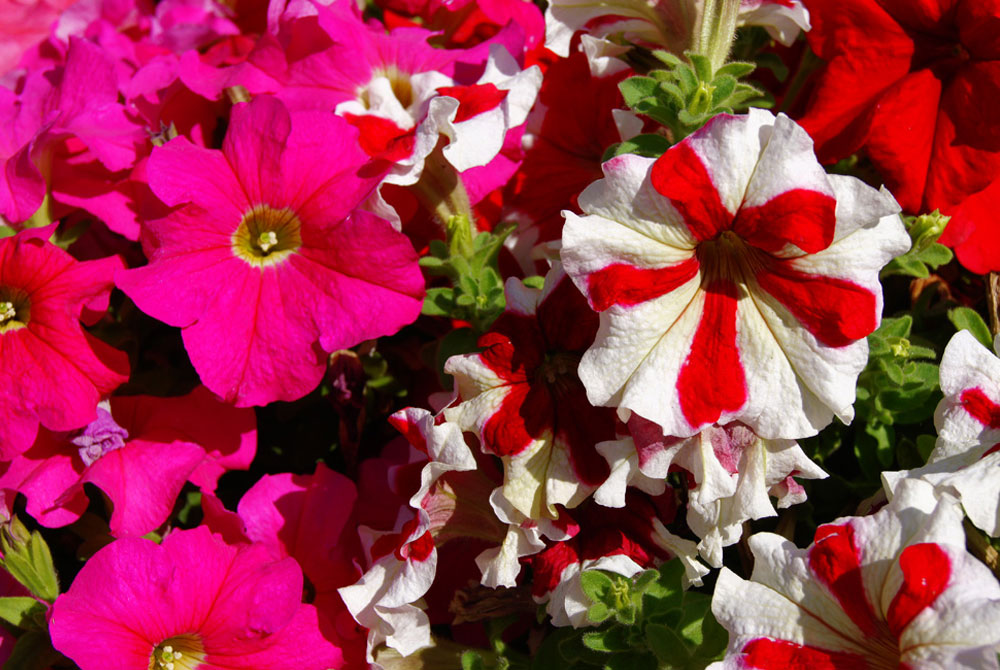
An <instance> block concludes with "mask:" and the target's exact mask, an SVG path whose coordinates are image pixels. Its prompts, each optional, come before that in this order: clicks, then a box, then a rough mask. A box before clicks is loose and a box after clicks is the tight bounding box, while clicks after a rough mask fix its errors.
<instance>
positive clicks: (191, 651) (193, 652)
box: [148, 634, 205, 670]
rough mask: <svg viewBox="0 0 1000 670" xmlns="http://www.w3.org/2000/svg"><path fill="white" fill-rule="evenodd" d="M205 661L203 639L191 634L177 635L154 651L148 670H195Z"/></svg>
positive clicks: (150, 657) (150, 656)
mask: <svg viewBox="0 0 1000 670" xmlns="http://www.w3.org/2000/svg"><path fill="white" fill-rule="evenodd" d="M182 649H183V651H182ZM204 661H205V649H204V647H203V646H202V644H201V638H199V637H198V636H197V635H191V634H187V635H175V636H174V637H172V638H169V639H167V640H164V641H163V642H161V643H160V644H158V645H157V646H156V647H155V648H154V649H153V653H151V654H150V655H149V668H148V670H194V668H197V667H198V666H199V665H200V664H202V663H203V662H204Z"/></svg>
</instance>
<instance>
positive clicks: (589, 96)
mask: <svg viewBox="0 0 1000 670" xmlns="http://www.w3.org/2000/svg"><path fill="white" fill-rule="evenodd" d="M621 79H622V77H621V76H610V77H592V76H591V74H590V71H589V69H588V67H587V59H586V57H585V56H584V54H582V53H576V54H573V55H571V56H570V57H569V58H562V59H559V60H557V61H556V62H555V63H553V64H552V65H550V66H549V68H548V69H547V70H546V71H545V79H544V80H543V82H542V88H541V89H540V90H539V92H538V103H537V104H536V105H535V107H534V109H533V110H532V113H531V115H530V116H529V117H528V124H527V128H528V130H527V132H526V133H525V136H524V144H525V147H526V152H525V156H524V162H523V164H522V165H521V167H520V169H519V170H518V171H517V173H516V174H515V175H514V178H513V179H512V180H511V181H510V183H509V184H508V186H507V188H506V190H505V193H504V206H505V208H507V209H508V210H509V214H508V217H509V218H513V219H516V220H518V221H519V222H521V224H522V225H521V227H520V230H518V232H517V235H518V243H519V244H522V243H523V242H522V240H523V239H524V238H525V237H527V240H524V241H527V242H530V243H534V242H548V241H551V240H558V239H559V238H560V237H561V233H562V227H563V221H564V219H563V217H562V215H561V214H560V212H561V211H562V210H563V209H569V208H575V207H576V198H577V196H578V195H579V194H580V192H581V191H583V189H584V188H585V187H586V186H587V185H588V184H590V183H591V182H592V181H594V180H596V179H599V178H600V177H601V158H602V157H603V156H604V152H605V150H607V148H608V147H609V146H611V145H612V144H615V143H617V142H621V141H622V140H624V139H629V138H630V137H633V136H635V135H638V134H639V133H640V132H642V127H643V124H642V121H641V120H639V119H638V118H637V117H636V116H635V115H634V114H632V113H631V112H629V111H627V110H625V109H624V107H625V103H624V101H623V100H622V95H621V92H620V91H619V90H618V83H619V82H620V81H621Z"/></svg>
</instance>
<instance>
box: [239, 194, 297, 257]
mask: <svg viewBox="0 0 1000 670" xmlns="http://www.w3.org/2000/svg"><path fill="white" fill-rule="evenodd" d="M301 246H302V222H301V221H299V217H298V216H296V215H295V212H293V211H292V210H290V209H288V208H282V209H275V208H273V207H271V206H269V205H256V206H254V207H253V208H252V209H250V210H249V211H248V212H247V213H246V214H244V215H243V220H242V221H240V225H239V227H238V228H237V229H236V232H235V233H233V253H234V254H236V255H237V256H239V257H240V258H242V259H243V260H245V261H246V262H247V263H249V264H250V265H254V266H257V267H259V268H263V267H265V266H267V265H273V264H275V263H278V262H280V261H283V260H285V259H286V258H288V257H289V256H290V255H292V254H293V253H295V252H296V251H298V250H299V247H301Z"/></svg>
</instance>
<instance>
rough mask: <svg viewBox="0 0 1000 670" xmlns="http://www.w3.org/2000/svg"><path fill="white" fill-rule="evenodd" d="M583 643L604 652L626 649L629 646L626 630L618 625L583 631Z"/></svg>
mask: <svg viewBox="0 0 1000 670" xmlns="http://www.w3.org/2000/svg"><path fill="white" fill-rule="evenodd" d="M583 644H584V645H585V646H586V647H587V648H588V649H593V650H594V651H602V652H605V653H609V652H616V651H627V650H628V649H629V647H630V645H629V640H628V635H627V631H626V629H624V628H622V627H620V626H612V627H611V628H608V629H605V630H595V631H590V632H587V633H584V634H583Z"/></svg>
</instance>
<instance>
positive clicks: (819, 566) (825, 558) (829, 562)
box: [809, 525, 878, 635]
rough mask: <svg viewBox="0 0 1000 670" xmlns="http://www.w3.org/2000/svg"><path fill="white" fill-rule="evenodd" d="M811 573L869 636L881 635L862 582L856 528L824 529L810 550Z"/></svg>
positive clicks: (846, 526)
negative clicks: (855, 535)
mask: <svg viewBox="0 0 1000 670" xmlns="http://www.w3.org/2000/svg"><path fill="white" fill-rule="evenodd" d="M809 569H810V570H812V572H813V574H814V575H816V578H817V579H819V581H821V582H822V583H823V584H824V585H825V586H826V587H827V588H828V589H829V590H830V593H832V594H833V596H834V597H835V598H836V599H837V602H839V603H840V606H841V607H842V608H843V609H844V612H845V613H846V614H847V616H849V617H850V618H851V621H853V622H854V623H855V624H856V625H857V626H858V628H860V629H861V630H862V631H864V632H865V634H867V635H878V626H877V625H876V623H875V620H874V613H873V610H872V607H871V605H870V604H869V602H868V596H867V595H865V589H864V583H863V582H862V579H861V565H860V563H859V560H858V551H857V548H856V547H855V544H854V529H853V528H851V527H850V526H848V525H844V526H834V525H826V526H820V527H819V528H818V529H817V530H816V537H815V541H814V542H813V546H812V547H811V548H810V549H809Z"/></svg>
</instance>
